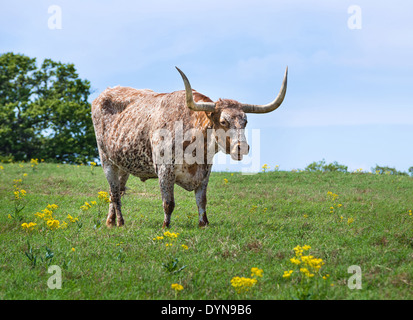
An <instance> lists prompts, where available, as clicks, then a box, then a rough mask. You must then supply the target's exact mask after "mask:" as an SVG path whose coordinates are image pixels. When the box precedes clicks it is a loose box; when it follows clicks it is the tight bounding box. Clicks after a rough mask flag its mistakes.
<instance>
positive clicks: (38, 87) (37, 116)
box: [0, 52, 98, 162]
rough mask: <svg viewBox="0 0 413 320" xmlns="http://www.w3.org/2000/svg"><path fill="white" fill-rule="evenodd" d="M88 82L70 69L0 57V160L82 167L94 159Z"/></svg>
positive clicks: (17, 56)
mask: <svg viewBox="0 0 413 320" xmlns="http://www.w3.org/2000/svg"><path fill="white" fill-rule="evenodd" d="M90 93H91V92H90V82H89V81H88V80H82V79H79V76H78V74H77V73H76V69H75V66H74V65H73V64H70V63H68V64H64V63H61V62H54V61H52V60H50V59H45V60H44V61H43V63H42V65H41V66H40V67H39V68H38V67H37V66H36V59H35V58H29V57H27V56H25V55H21V54H14V53H11V52H9V53H5V54H3V55H1V56H0V119H1V121H0V157H13V158H14V160H30V159H31V158H39V159H40V158H41V159H45V160H49V161H58V162H62V161H66V162H85V161H91V160H93V159H94V158H95V157H97V154H98V153H97V147H96V140H95V134H94V130H93V125H92V120H91V110H90V103H89V102H88V101H87V99H88V97H89V94H90Z"/></svg>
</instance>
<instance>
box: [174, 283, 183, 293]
mask: <svg viewBox="0 0 413 320" xmlns="http://www.w3.org/2000/svg"><path fill="white" fill-rule="evenodd" d="M171 289H174V290H175V291H181V290H183V289H184V287H183V286H182V285H180V284H178V283H172V284H171Z"/></svg>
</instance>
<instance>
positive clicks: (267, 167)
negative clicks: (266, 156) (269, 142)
mask: <svg viewBox="0 0 413 320" xmlns="http://www.w3.org/2000/svg"><path fill="white" fill-rule="evenodd" d="M269 169H270V167H269V166H268V164H266V163H265V164H264V165H263V166H262V171H264V172H265V171H266V170H269Z"/></svg>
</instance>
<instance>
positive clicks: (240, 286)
mask: <svg viewBox="0 0 413 320" xmlns="http://www.w3.org/2000/svg"><path fill="white" fill-rule="evenodd" d="M263 273H264V271H263V270H262V269H259V268H256V267H254V268H251V277H252V278H244V277H234V278H232V279H231V285H232V286H233V287H234V289H235V291H236V292H237V293H241V292H246V291H249V290H250V289H251V288H252V287H253V286H255V284H256V283H257V279H256V277H260V278H262V274H263Z"/></svg>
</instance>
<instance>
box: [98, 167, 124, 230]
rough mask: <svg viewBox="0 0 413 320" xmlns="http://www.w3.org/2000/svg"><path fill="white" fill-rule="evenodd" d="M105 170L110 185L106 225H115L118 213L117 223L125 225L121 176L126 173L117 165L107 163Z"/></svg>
mask: <svg viewBox="0 0 413 320" xmlns="http://www.w3.org/2000/svg"><path fill="white" fill-rule="evenodd" d="M103 170H104V172H105V175H106V179H107V180H108V182H109V186H110V205H109V213H108V218H107V220H106V225H107V226H108V227H112V226H114V225H115V215H116V222H117V225H118V226H119V227H120V226H123V224H124V223H125V222H124V220H123V217H122V211H121V180H122V179H121V176H122V175H124V174H125V173H124V172H123V171H121V170H119V169H118V168H117V167H116V166H114V165H112V164H107V163H106V164H105V165H104V167H103ZM123 180H125V179H123ZM126 180H127V179H126ZM125 184H126V181H125Z"/></svg>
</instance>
